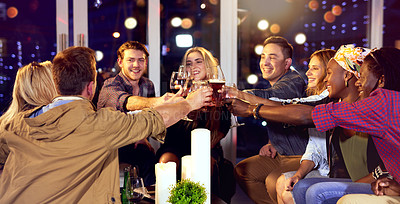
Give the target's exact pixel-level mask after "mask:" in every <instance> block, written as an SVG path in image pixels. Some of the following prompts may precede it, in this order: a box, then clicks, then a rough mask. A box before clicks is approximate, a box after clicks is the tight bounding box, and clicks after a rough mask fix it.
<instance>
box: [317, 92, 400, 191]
mask: <svg viewBox="0 0 400 204" xmlns="http://www.w3.org/2000/svg"><path fill="white" fill-rule="evenodd" d="M312 117H313V121H314V124H315V126H316V128H317V129H318V130H319V131H327V130H329V129H332V128H334V127H337V126H340V127H343V128H347V129H352V130H355V131H359V132H365V133H368V134H370V135H372V138H373V141H374V143H375V145H376V148H377V150H378V153H379V155H380V156H381V158H382V160H383V162H384V164H385V166H386V169H387V170H388V171H389V173H390V174H391V175H392V176H393V177H394V179H395V180H396V181H397V182H398V183H400V92H397V91H391V90H387V89H377V90H375V91H374V92H372V93H371V95H370V97H368V98H366V99H364V100H361V101H358V102H355V103H352V104H349V103H346V102H339V103H329V104H324V105H319V106H316V107H315V108H314V110H313V112H312Z"/></svg>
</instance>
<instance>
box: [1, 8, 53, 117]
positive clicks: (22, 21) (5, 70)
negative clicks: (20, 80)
mask: <svg viewBox="0 0 400 204" xmlns="http://www.w3.org/2000/svg"><path fill="white" fill-rule="evenodd" d="M55 19H56V3H55V1H50V0H48V1H35V0H31V1H4V0H2V1H0V24H1V29H0V107H1V110H0V112H1V113H2V112H3V111H5V110H6V109H7V108H8V105H9V103H10V102H11V94H12V89H13V85H14V80H15V75H16V73H17V70H18V68H20V67H22V66H23V65H26V64H28V63H30V62H32V61H38V62H43V61H46V60H50V61H51V60H52V59H53V57H54V56H55V54H56V52H57V49H56V48H57V45H56V21H55Z"/></svg>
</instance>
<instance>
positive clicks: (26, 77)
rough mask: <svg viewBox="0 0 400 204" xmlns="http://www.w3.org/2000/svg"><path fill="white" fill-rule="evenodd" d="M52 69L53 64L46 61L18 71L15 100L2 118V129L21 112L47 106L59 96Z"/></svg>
mask: <svg viewBox="0 0 400 204" xmlns="http://www.w3.org/2000/svg"><path fill="white" fill-rule="evenodd" d="M51 69H52V63H51V62H50V61H46V62H42V63H37V62H32V63H30V64H28V65H25V66H24V67H21V68H20V69H19V70H18V72H17V76H16V78H15V83H14V90H13V93H12V98H13V99H12V101H11V104H10V106H9V108H8V109H7V111H6V112H5V113H4V114H3V116H1V117H0V124H1V127H2V128H3V127H4V125H6V124H7V123H9V122H10V121H11V120H12V119H13V118H14V117H15V116H16V115H17V114H18V113H19V112H21V111H25V110H29V109H32V108H34V107H37V106H42V105H47V104H49V103H50V102H51V100H52V99H53V98H54V97H55V96H56V95H57V91H56V88H55V85H54V81H53V77H52V74H51Z"/></svg>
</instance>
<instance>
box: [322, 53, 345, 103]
mask: <svg viewBox="0 0 400 204" xmlns="http://www.w3.org/2000/svg"><path fill="white" fill-rule="evenodd" d="M345 74H346V70H344V69H343V68H342V67H341V66H340V65H339V64H338V63H337V62H336V61H335V60H334V59H331V60H329V63H328V66H327V68H326V78H325V81H326V88H327V89H328V91H329V97H330V98H342V97H343V96H342V91H343V90H344V89H345V88H346V87H345V84H344V83H345V82H344V79H345Z"/></svg>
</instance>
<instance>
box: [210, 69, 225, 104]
mask: <svg viewBox="0 0 400 204" xmlns="http://www.w3.org/2000/svg"><path fill="white" fill-rule="evenodd" d="M209 72H210V74H209V78H208V83H209V85H210V87H211V88H212V89H213V95H212V102H213V104H215V106H217V107H220V106H222V101H223V99H224V94H223V93H222V87H223V86H224V85H225V76H224V73H223V72H222V69H221V67H220V66H214V67H210V69H209Z"/></svg>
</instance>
